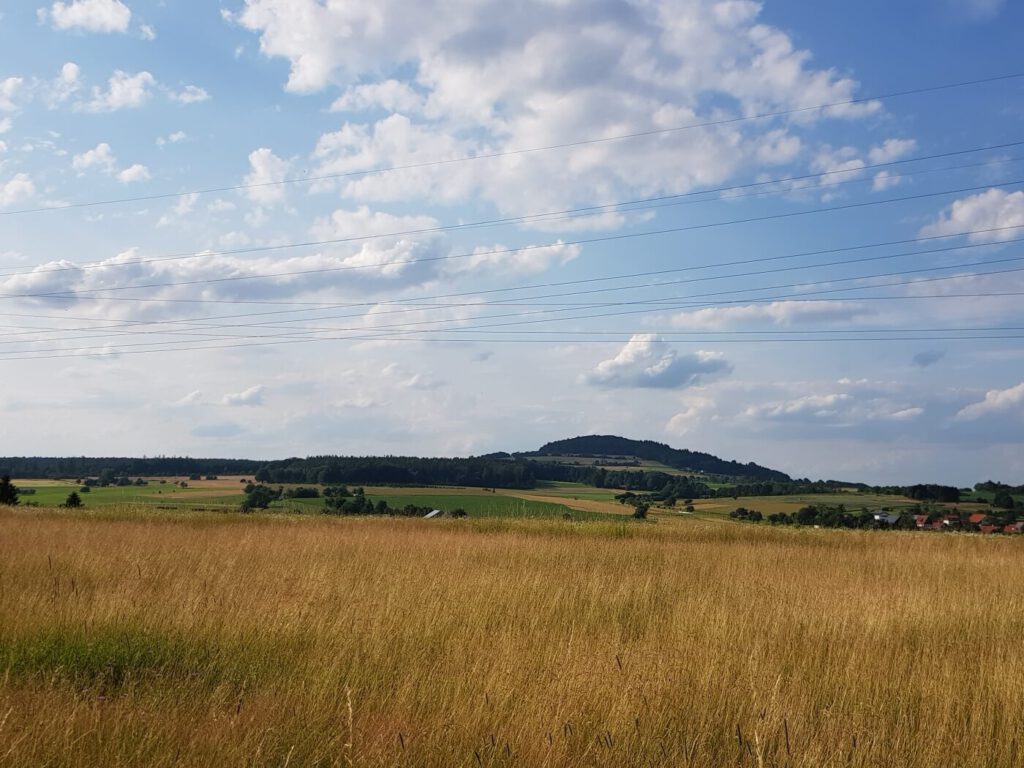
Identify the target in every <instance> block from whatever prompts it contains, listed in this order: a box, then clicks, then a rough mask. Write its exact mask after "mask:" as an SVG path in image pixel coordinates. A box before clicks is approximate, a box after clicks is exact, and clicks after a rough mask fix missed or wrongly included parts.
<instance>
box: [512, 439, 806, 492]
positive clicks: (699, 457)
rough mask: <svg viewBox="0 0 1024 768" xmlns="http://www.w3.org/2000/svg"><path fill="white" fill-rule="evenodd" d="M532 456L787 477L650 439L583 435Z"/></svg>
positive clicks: (724, 473)
mask: <svg viewBox="0 0 1024 768" xmlns="http://www.w3.org/2000/svg"><path fill="white" fill-rule="evenodd" d="M524 455H534V456H587V457H592V456H635V457H637V458H638V459H646V460H648V461H657V462H660V463H661V464H664V465H665V466H668V467H672V468H673V469H680V470H690V471H693V472H703V473H704V474H709V475H727V476H729V477H749V478H754V479H757V480H774V481H780V482H786V481H788V480H789V479H790V477H789V475H787V474H785V473H784V472H779V471H778V470H774V469H768V468H767V467H762V466H760V465H758V464H755V463H753V462H749V463H747V464H741V463H740V462H738V461H729V460H727V459H720V458H718V457H717V456H713V455H712V454H710V453H701V452H699V451H689V450H686V449H683V448H672V447H671V446H669V445H666V444H664V443H656V442H654V441H653V440H630V439H629V438H626V437H618V436H617V435H586V436H583V437H573V438H569V439H567V440H556V441H554V442H552V443H547V444H546V445H544V446H542V447H541V448H540V450H539V451H536V452H535V453H533V454H524Z"/></svg>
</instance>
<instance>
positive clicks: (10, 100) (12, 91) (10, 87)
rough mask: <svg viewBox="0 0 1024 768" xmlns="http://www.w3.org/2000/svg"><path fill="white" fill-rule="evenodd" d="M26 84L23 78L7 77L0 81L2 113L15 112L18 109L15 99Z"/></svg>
mask: <svg viewBox="0 0 1024 768" xmlns="http://www.w3.org/2000/svg"><path fill="white" fill-rule="evenodd" d="M24 82H25V80H24V78H21V77H7V78H4V79H3V80H0V112H13V111H14V110H16V109H17V108H18V106H17V104H15V102H14V97H15V96H16V95H17V93H18V92H19V91H20V90H21V86H22V84H23V83H24Z"/></svg>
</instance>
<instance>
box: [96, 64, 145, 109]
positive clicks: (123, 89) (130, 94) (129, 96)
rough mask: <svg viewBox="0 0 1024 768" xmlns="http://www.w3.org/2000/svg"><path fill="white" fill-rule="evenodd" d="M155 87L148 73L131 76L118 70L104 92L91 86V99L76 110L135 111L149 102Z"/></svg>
mask: <svg viewBox="0 0 1024 768" xmlns="http://www.w3.org/2000/svg"><path fill="white" fill-rule="evenodd" d="M155 85H156V78H155V77H153V75H151V74H150V73H149V72H146V71H142V72H136V73H135V74H134V75H133V74H129V73H128V72H124V71H122V70H120V69H118V70H116V71H115V72H114V74H113V75H111V76H110V79H109V80H108V81H107V88H106V90H103V89H102V88H99V87H97V86H93V89H92V99H91V100H89V101H86V102H81V103H80V104H78V105H77V108H78V109H80V110H84V111H86V112H116V111H118V110H120V109H135V108H137V107H141V106H142V105H143V104H145V103H146V102H147V101H149V99H150V97H151V96H152V91H153V88H154V86H155Z"/></svg>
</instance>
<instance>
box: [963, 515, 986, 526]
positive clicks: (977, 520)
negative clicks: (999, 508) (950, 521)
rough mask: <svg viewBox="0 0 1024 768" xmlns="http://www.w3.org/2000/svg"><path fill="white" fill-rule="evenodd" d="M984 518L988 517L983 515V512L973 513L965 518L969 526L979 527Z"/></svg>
mask: <svg viewBox="0 0 1024 768" xmlns="http://www.w3.org/2000/svg"><path fill="white" fill-rule="evenodd" d="M986 517H988V515H987V514H985V513H984V512H975V513H974V514H973V515H971V516H970V517H969V518H967V521H968V522H969V523H970V524H971V525H981V524H982V522H984V520H985V518H986Z"/></svg>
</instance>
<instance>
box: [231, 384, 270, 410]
mask: <svg viewBox="0 0 1024 768" xmlns="http://www.w3.org/2000/svg"><path fill="white" fill-rule="evenodd" d="M265 391H266V387H264V386H263V385H262V384H257V385H256V386H254V387H249V388H248V389H247V390H245V391H244V392H235V393H233V394H228V395H224V398H223V399H222V400H221V402H222V403H223V404H224V405H235V406H239V405H263V393H264V392H265Z"/></svg>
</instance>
